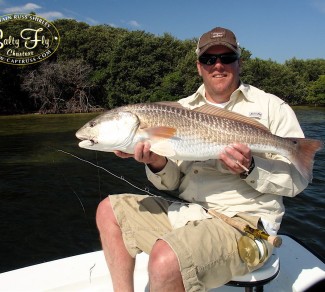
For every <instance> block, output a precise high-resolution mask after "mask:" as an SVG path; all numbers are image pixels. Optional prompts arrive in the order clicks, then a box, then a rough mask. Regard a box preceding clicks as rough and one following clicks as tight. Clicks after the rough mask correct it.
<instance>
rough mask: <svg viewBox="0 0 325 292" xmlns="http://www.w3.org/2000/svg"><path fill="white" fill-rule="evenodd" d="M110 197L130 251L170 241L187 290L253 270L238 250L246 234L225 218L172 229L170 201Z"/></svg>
mask: <svg viewBox="0 0 325 292" xmlns="http://www.w3.org/2000/svg"><path fill="white" fill-rule="evenodd" d="M109 198H110V201H111V204H112V207H113V209H114V213H115V216H116V218H117V221H118V223H119V225H120V227H121V230H122V234H123V239H124V243H125V246H126V248H127V250H128V252H129V253H130V255H131V256H132V257H135V256H136V255H137V254H138V253H140V252H142V251H143V252H145V253H147V254H150V251H151V249H152V247H153V245H154V243H155V242H156V241H157V240H158V239H162V240H164V241H166V242H167V243H168V244H169V245H170V246H171V248H172V249H173V251H174V252H175V253H176V255H177V257H178V261H179V264H180V271H181V274H182V278H183V283H184V286H185V290H186V291H205V290H207V289H210V288H215V287H220V286H222V285H224V284H225V283H227V282H229V281H230V280H231V278H233V277H234V276H238V275H243V274H246V273H248V272H249V270H250V269H249V268H248V267H247V265H246V264H245V263H244V262H243V261H242V260H241V259H240V257H239V254H238V247H237V241H238V239H239V238H240V237H241V236H242V234H241V233H240V232H239V231H238V230H236V229H235V228H233V227H231V226H230V225H228V224H227V223H225V222H224V221H222V220H220V219H218V218H213V219H205V220H201V221H191V222H189V223H187V224H186V225H185V226H184V227H180V228H177V229H172V227H171V224H170V222H169V220H168V216H167V210H168V206H169V205H170V204H171V203H170V202H169V201H166V200H164V199H162V198H158V197H151V196H145V195H132V194H121V195H111V196H109ZM250 217H252V216H250ZM254 218H257V217H253V219H254ZM239 220H242V219H241V218H239ZM257 221H258V218H257V220H256V224H257ZM246 222H248V221H246ZM249 223H251V221H250V222H249ZM253 225H255V224H253ZM253 227H255V228H256V226H253Z"/></svg>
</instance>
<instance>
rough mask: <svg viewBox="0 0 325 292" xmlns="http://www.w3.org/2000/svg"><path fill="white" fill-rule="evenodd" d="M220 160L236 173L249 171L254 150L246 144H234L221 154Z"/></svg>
mask: <svg viewBox="0 0 325 292" xmlns="http://www.w3.org/2000/svg"><path fill="white" fill-rule="evenodd" d="M220 160H221V161H222V162H223V164H224V165H225V166H226V167H227V168H228V169H229V170H230V171H231V172H232V173H234V174H240V173H242V172H245V171H248V169H249V167H250V165H251V162H252V152H251V150H250V148H249V147H248V146H247V145H245V144H232V145H229V146H227V147H226V148H225V150H224V152H223V153H222V154H220Z"/></svg>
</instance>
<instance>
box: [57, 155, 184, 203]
mask: <svg viewBox="0 0 325 292" xmlns="http://www.w3.org/2000/svg"><path fill="white" fill-rule="evenodd" d="M56 151H58V152H61V153H64V154H66V155H69V156H71V157H73V158H76V159H78V160H79V161H82V162H84V163H88V164H90V165H92V166H94V167H96V168H97V169H101V170H103V171H104V172H106V173H108V174H110V175H111V176H113V177H115V178H117V179H119V180H122V181H124V182H125V183H127V184H128V185H130V186H131V187H133V188H135V189H137V190H139V191H142V192H144V193H146V194H148V195H150V196H152V197H157V198H162V199H164V200H166V201H168V202H172V203H175V202H181V201H182V202H183V200H182V199H180V198H175V199H168V198H166V197H163V196H158V195H156V194H153V193H152V192H150V190H149V187H145V188H141V187H139V186H137V185H136V184H134V183H132V182H130V181H129V180H127V179H126V178H125V177H124V176H119V175H117V174H115V173H113V172H111V171H110V170H108V169H106V168H104V167H103V166H100V165H98V161H97V165H96V164H95V163H93V162H91V161H89V160H86V159H83V158H81V157H79V156H77V155H75V154H72V153H70V152H67V151H64V150H61V149H56ZM163 194H164V195H166V196H170V195H168V194H166V193H163ZM184 203H185V201H184ZM187 203H188V202H187Z"/></svg>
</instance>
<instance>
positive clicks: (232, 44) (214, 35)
mask: <svg viewBox="0 0 325 292" xmlns="http://www.w3.org/2000/svg"><path fill="white" fill-rule="evenodd" d="M217 45H221V46H226V47H228V48H229V49H231V50H233V51H234V52H235V53H237V54H238V55H239V56H240V53H241V49H240V48H239V43H238V42H237V40H236V36H235V34H234V33H233V32H232V31H231V30H229V29H226V28H223V27H215V28H214V29H212V30H210V31H208V32H206V33H204V34H203V35H202V36H201V37H200V39H199V41H198V43H197V48H196V51H195V52H196V54H197V56H198V57H200V56H201V55H202V54H203V53H204V52H205V51H206V50H207V49H209V48H211V47H213V46H217Z"/></svg>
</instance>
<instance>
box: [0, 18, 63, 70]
mask: <svg viewBox="0 0 325 292" xmlns="http://www.w3.org/2000/svg"><path fill="white" fill-rule="evenodd" d="M59 44H60V35H59V32H58V30H57V29H56V27H55V26H54V25H53V24H52V23H50V22H49V21H47V20H46V19H44V18H42V17H40V16H37V15H34V14H22V13H20V14H18V13H17V14H9V15H4V16H0V62H1V63H5V64H10V65H29V64H34V63H37V62H41V61H43V60H45V59H47V58H48V57H50V56H52V55H53V53H55V51H56V50H57V49H58V47H59Z"/></svg>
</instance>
